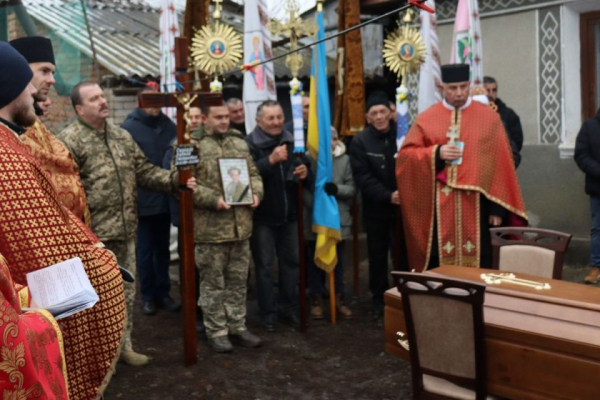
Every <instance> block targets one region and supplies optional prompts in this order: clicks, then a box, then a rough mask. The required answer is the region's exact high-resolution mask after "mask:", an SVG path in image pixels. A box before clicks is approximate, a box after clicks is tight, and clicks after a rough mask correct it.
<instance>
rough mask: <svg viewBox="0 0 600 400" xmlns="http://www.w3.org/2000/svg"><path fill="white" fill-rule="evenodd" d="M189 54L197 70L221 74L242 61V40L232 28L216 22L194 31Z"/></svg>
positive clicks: (210, 73)
mask: <svg viewBox="0 0 600 400" xmlns="http://www.w3.org/2000/svg"><path fill="white" fill-rule="evenodd" d="M190 52H191V56H192V60H193V62H194V65H195V66H196V67H198V69H199V70H201V71H203V72H205V73H207V74H209V75H212V74H223V73H225V72H227V71H229V70H231V69H232V68H233V67H235V66H236V65H237V64H238V63H239V62H240V60H241V59H242V38H241V36H240V35H239V34H238V33H237V32H236V31H235V30H234V29H233V28H232V27H230V26H227V25H225V24H222V23H221V22H219V21H217V22H215V23H214V24H211V25H207V26H203V27H202V29H200V30H198V31H196V33H195V34H194V37H193V38H192V45H191V47H190Z"/></svg>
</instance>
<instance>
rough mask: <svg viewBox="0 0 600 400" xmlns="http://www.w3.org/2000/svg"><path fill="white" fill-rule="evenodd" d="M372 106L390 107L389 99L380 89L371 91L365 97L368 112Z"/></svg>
mask: <svg viewBox="0 0 600 400" xmlns="http://www.w3.org/2000/svg"><path fill="white" fill-rule="evenodd" d="M374 106H386V107H387V108H390V99H388V97H387V96H386V95H385V93H383V92H382V91H377V92H373V93H371V95H370V96H369V98H368V99H367V104H366V111H367V112H369V110H370V109H371V107H374Z"/></svg>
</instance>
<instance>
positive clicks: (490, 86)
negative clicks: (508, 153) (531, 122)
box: [483, 76, 523, 168]
mask: <svg viewBox="0 0 600 400" xmlns="http://www.w3.org/2000/svg"><path fill="white" fill-rule="evenodd" d="M483 86H485V90H487V95H488V99H489V100H490V102H491V103H494V104H496V106H497V111H498V114H500V119H501V120H502V123H503V124H504V129H506V133H507V134H508V140H509V141H510V148H511V150H512V153H513V159H514V161H515V168H518V167H519V164H520V163H521V149H522V148H523V128H522V127H521V119H520V118H519V116H518V115H517V113H515V112H514V111H513V109H512V108H509V107H507V106H506V104H505V103H504V102H503V101H502V100H500V99H499V98H498V83H497V82H496V79H494V78H492V77H491V76H485V77H483Z"/></svg>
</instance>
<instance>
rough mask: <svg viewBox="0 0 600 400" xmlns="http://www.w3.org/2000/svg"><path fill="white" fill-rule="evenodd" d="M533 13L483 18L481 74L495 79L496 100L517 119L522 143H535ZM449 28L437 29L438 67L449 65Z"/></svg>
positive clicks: (450, 36) (536, 100) (534, 31)
mask: <svg viewBox="0 0 600 400" xmlns="http://www.w3.org/2000/svg"><path fill="white" fill-rule="evenodd" d="M536 27H537V24H536V11H528V12H523V13H517V14H510V15H503V16H501V17H490V18H483V19H482V20H481V30H482V32H481V34H482V38H483V68H484V71H483V72H484V74H485V75H490V76H493V77H494V78H496V80H497V81H498V86H499V96H500V98H501V99H502V100H503V101H504V102H505V103H506V104H507V105H508V106H509V107H510V108H512V109H514V110H515V112H516V113H517V114H518V115H519V116H520V117H521V124H522V125H523V133H524V139H525V143H527V144H537V143H539V133H538V130H539V129H538V125H539V124H538V121H539V117H538V106H537V105H538V94H537V93H538V90H537V86H538V84H537V79H538V72H537V65H538V64H537V44H536V40H537V34H536ZM452 28H453V26H452V24H445V25H440V26H439V29H438V37H439V44H440V52H441V57H442V64H445V63H448V62H449V61H450V52H451V49H452Z"/></svg>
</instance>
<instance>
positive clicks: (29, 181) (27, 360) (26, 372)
mask: <svg viewBox="0 0 600 400" xmlns="http://www.w3.org/2000/svg"><path fill="white" fill-rule="evenodd" d="M32 78H33V73H32V71H31V68H30V67H29V65H28V63H27V61H26V60H25V58H23V56H21V55H20V54H19V53H18V52H17V51H16V50H15V49H14V48H13V47H11V46H10V45H9V44H8V43H4V42H0V154H1V155H2V157H0V199H3V200H2V201H1V204H2V213H1V216H2V218H0V238H1V240H0V273H1V278H0V290H1V292H2V296H3V298H2V299H0V317H1V318H2V320H3V321H4V323H3V324H2V326H0V336H1V337H3V338H4V342H3V343H2V346H3V348H4V349H6V351H8V352H9V353H11V352H13V351H14V350H9V349H17V350H18V349H21V350H23V346H22V344H23V345H25V348H26V349H27V347H26V346H27V344H26V342H28V341H30V340H33V339H32V338H34V339H35V346H34V347H32V348H31V350H26V351H21V352H20V354H19V351H17V353H15V357H16V358H14V359H12V361H11V357H8V358H6V357H4V360H3V363H4V364H6V368H2V371H0V382H2V383H0V387H1V388H2V389H3V392H4V397H7V396H8V397H9V398H17V397H19V396H20V395H22V394H24V393H30V392H32V393H37V394H36V396H37V397H38V398H48V399H49V398H53V399H54V398H67V397H68V398H69V399H71V400H73V399H82V400H83V399H85V400H87V399H96V398H101V397H102V392H103V390H104V388H105V387H106V385H107V384H108V382H109V380H110V377H111V375H112V373H113V371H114V362H115V361H116V358H117V355H118V352H119V347H120V346H121V337H122V334H123V328H124V325H125V322H124V320H125V299H124V295H123V280H122V279H121V273H120V272H119V268H118V266H117V262H116V260H115V257H114V255H113V254H111V253H110V252H109V251H108V250H106V249H105V248H104V247H103V246H102V244H101V243H99V241H98V238H97V237H96V236H95V235H94V234H93V233H92V232H91V231H90V230H89V228H87V227H86V226H85V225H84V224H83V223H82V222H81V220H79V219H78V218H77V217H75V215H73V214H72V213H71V212H69V211H68V210H67V209H66V208H65V207H64V206H63V205H62V204H61V202H60V199H59V197H58V194H57V192H56V190H55V188H54V185H53V183H52V180H51V178H50V177H49V175H48V174H47V173H45V171H44V168H43V167H42V166H41V164H40V163H39V161H38V160H37V159H36V158H35V157H34V156H33V155H32V154H31V152H30V151H28V149H27V148H26V147H25V146H23V143H22V141H21V137H22V135H23V134H24V133H25V132H26V128H27V127H29V126H31V125H33V124H34V123H35V121H36V118H35V113H34V111H33V103H34V99H33V97H32V96H33V95H35V94H36V93H37V90H36V89H35V87H34V86H33V85H32V84H30V81H31V79H32ZM73 258H79V259H80V260H81V262H82V264H83V268H84V269H85V272H86V274H87V276H88V277H89V279H90V282H91V284H92V286H93V287H94V290H95V291H96V293H98V296H99V301H98V302H97V303H96V304H95V305H94V307H93V308H91V309H88V310H85V311H83V312H79V313H77V314H75V315H73V316H71V317H69V318H65V319H62V320H60V321H58V325H57V323H56V321H54V318H53V317H52V316H51V315H50V314H49V313H47V312H44V311H39V312H36V313H35V314H31V313H26V314H24V315H21V314H20V307H19V301H21V304H22V305H23V306H27V307H30V306H31V305H30V304H28V303H29V300H28V297H29V296H28V294H29V293H28V291H27V290H25V291H24V292H22V293H19V294H20V295H17V296H15V295H14V293H11V291H12V290H13V287H14V286H13V284H14V283H17V284H20V285H27V279H26V274H27V273H29V272H33V271H37V270H40V269H42V268H45V267H47V266H49V265H54V264H57V263H59V262H62V261H65V260H69V259H73ZM8 271H10V274H8V273H7V272H8ZM11 277H12V280H11V279H10V278H11ZM17 299H18V300H17ZM40 317H43V319H45V320H46V322H47V323H46V326H45V327H44V326H43V325H41V323H42V318H40ZM27 320H28V321H29V322H28V323H24V322H26V321H27ZM13 323H14V326H13ZM58 327H60V332H62V339H61V336H60V334H59V329H58ZM61 340H62V342H63V343H64V353H63V350H62V344H61V343H60V342H61ZM59 345H60V346H59ZM53 347H54V349H53ZM13 364H14V365H13ZM63 364H66V368H63V367H64V366H65V365H63ZM32 366H33V368H32ZM7 371H8V372H7ZM11 371H19V374H22V376H21V378H19V379H18V383H19V385H16V381H15V380H14V379H13V372H11ZM63 371H66V373H67V374H68V378H69V379H68V381H69V385H68V389H67V387H66V386H67V385H66V383H65V379H64V376H62V375H63ZM34 374H37V376H35V375H34Z"/></svg>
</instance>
